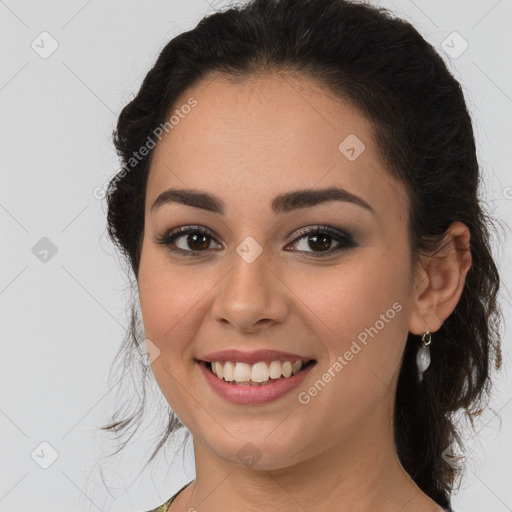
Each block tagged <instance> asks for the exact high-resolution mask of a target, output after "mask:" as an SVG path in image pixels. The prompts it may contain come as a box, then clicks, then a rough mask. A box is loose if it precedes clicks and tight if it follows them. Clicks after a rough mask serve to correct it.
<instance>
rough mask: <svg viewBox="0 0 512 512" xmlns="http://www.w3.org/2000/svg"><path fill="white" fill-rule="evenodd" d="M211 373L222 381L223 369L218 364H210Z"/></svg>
mask: <svg viewBox="0 0 512 512" xmlns="http://www.w3.org/2000/svg"><path fill="white" fill-rule="evenodd" d="M212 367H213V368H212V369H213V373H215V375H217V377H219V379H222V377H224V367H223V366H222V364H220V363H219V362H217V361H216V362H215V363H213V364H212Z"/></svg>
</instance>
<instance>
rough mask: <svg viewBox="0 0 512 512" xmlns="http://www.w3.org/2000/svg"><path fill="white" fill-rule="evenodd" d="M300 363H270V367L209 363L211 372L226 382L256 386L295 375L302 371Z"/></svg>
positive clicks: (267, 365)
mask: <svg viewBox="0 0 512 512" xmlns="http://www.w3.org/2000/svg"><path fill="white" fill-rule="evenodd" d="M302 366H303V363H302V361H294V362H293V363H292V362H291V361H284V362H281V361H271V362H270V365H269V364H267V363H266V362H263V361H262V362H258V363H255V364H253V365H250V364H248V363H241V362H236V363H234V362H232V361H226V362H224V363H222V362H220V361H214V362H212V363H211V369H212V372H213V373H214V374H215V375H217V377H219V379H224V380H225V381H226V382H232V381H235V382H236V383H237V384H238V383H241V384H248V385H253V384H254V385H258V384H262V383H265V382H268V381H269V380H270V379H279V378H281V377H284V378H286V379H287V378H289V377H291V376H292V375H296V374H297V373H298V372H299V371H300V370H301V369H302Z"/></svg>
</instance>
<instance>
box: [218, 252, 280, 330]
mask: <svg viewBox="0 0 512 512" xmlns="http://www.w3.org/2000/svg"><path fill="white" fill-rule="evenodd" d="M286 290H288V288H287V287H286V286H285V285H284V284H283V282H282V278H280V277H278V276H277V272H276V271H275V270H273V269H272V268H271V267H270V265H269V262H268V261H267V258H266V257H265V256H264V253H262V254H261V255H260V256H259V257H258V258H257V259H256V260H255V261H253V262H251V263H248V262H247V261H245V260H244V259H243V258H241V257H240V256H238V254H236V253H235V255H234V264H233V266H232V268H231V270H230V271H229V272H228V273H227V275H226V276H225V279H223V280H222V282H221V283H220V284H219V288H218V293H217V295H216V297H215V299H214V303H213V307H212V316H213V319H214V320H215V321H216V322H219V323H221V324H223V326H224V327H228V326H231V327H232V328H234V329H237V330H239V331H241V332H244V333H254V332H259V331H261V330H262V329H265V328H269V327H270V326H271V325H273V324H276V323H281V322H283V321H284V319H285V317H286V314H287V298H286Z"/></svg>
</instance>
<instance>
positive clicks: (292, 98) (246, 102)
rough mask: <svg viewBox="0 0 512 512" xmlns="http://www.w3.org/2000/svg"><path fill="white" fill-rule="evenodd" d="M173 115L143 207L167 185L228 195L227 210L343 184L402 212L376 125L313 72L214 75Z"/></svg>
mask: <svg viewBox="0 0 512 512" xmlns="http://www.w3.org/2000/svg"><path fill="white" fill-rule="evenodd" d="M191 101H193V102H194V104H195V106H194V107H193V108H192V109H189V108H183V106H184V105H187V104H191ZM185 112H186V113H185ZM172 114H174V115H175V118H174V125H173V128H172V129H170V130H169V132H168V133H166V134H164V136H163V138H162V140H161V141H160V142H159V144H158V146H157V148H156V149H155V153H154V155H153V160H152V164H151V170H150V175H149V179H148V186H147V198H148V201H147V203H149V202H151V199H153V200H154V198H156V196H157V195H158V194H159V193H160V192H162V191H163V190H165V189H166V188H169V187H175V186H176V187H179V188H195V189H198V190H204V191H209V192H213V193H215V194H216V195H219V196H221V197H223V198H224V199H225V202H226V203H227V204H228V208H227V210H228V213H229V205H233V207H236V206H238V207H240V208H243V207H245V208H247V207H248V206H250V205H253V206H254V205H256V204H259V203H261V202H262V201H264V202H265V203H266V204H269V203H270V200H271V198H273V197H274V196H275V195H277V194H278V193H280V192H287V191H290V190H293V189H299V188H313V187H324V186H325V187H327V186H331V185H335V186H336V185H338V186H343V187H344V188H346V189H348V190H349V191H350V192H353V193H355V194H358V195H361V196H363V197H364V198H365V199H366V200H367V202H370V203H374V204H375V208H376V209H378V208H379V206H378V205H379V204H384V203H385V202H387V203H388V207H387V208H388V209H389V208H390V206H389V201H392V205H391V208H393V207H394V208H395V209H397V212H395V213H397V214H403V213H404V212H403V210H404V208H405V207H406V202H407V198H406V195H405V189H404V187H403V186H402V184H401V183H398V182H397V181H396V180H395V179H394V178H392V177H391V175H389V174H388V173H387V172H386V170H385V169H384V167H383V162H382V161H381V158H380V156H379V153H378V150H377V145H376V143H375V141H374V135H373V130H372V125H371V122H370V121H369V120H368V119H366V118H365V117H364V116H362V115H361V114H360V113H359V112H358V111H357V110H355V109H353V108H351V107H350V106H348V104H347V103H345V102H343V101H341V100H340V99H339V98H338V97H335V96H334V95H333V93H332V92H331V91H329V90H328V89H327V88H325V87H323V86H321V85H320V84H318V83H317V82H315V81H314V80H313V79H311V78H309V77H307V76H303V75H297V74H294V75H291V74H276V73H267V74H263V73H262V74H258V75H254V76H250V77H246V78H244V79H243V80H241V79H236V80H235V79H233V78H230V77H227V76H225V75H218V76H213V78H209V79H208V80H204V81H202V82H200V83H198V84H197V85H196V86H194V87H191V88H189V89H187V90H186V91H185V92H184V93H183V94H182V95H181V96H180V98H179V99H178V100H177V101H176V103H175V105H174V107H173V112H171V114H170V115H172ZM176 121H177V122H176ZM397 196H399V197H397ZM265 198H266V199H265ZM400 209H401V210H402V211H400V212H398V210H400Z"/></svg>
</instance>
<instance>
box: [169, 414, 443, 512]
mask: <svg viewBox="0 0 512 512" xmlns="http://www.w3.org/2000/svg"><path fill="white" fill-rule="evenodd" d="M383 419H384V421H383ZM375 420H376V418H372V419H368V420H367V421H366V422H365V423H364V425H357V427H354V428H353V429H352V432H351V433H350V434H346V433H345V436H344V438H343V439H341V440H340V442H339V443H338V444H336V445H335V446H331V447H328V449H325V450H324V451H322V452H321V453H316V455H315V456H314V457H310V458H307V459H305V460H302V461H300V462H298V463H296V464H294V465H292V466H288V467H282V468H278V469H264V470H261V469H254V468H251V467H244V466H241V465H239V464H233V463H232V462H230V461H227V460H225V459H223V458H221V457H219V456H218V455H217V454H215V453H213V452H212V450H211V449H210V448H209V447H207V446H205V445H204V444H202V443H201V442H200V441H197V440H194V450H195V458H196V479H195V481H194V482H193V483H192V484H191V485H190V486H189V487H188V488H187V489H186V491H187V492H186V493H185V492H184V493H182V494H183V496H181V495H180V496H179V497H178V498H177V499H176V503H177V504H178V502H179V507H178V506H177V508H176V510H179V509H181V508H182V506H185V505H186V507H187V508H184V510H189V509H194V508H195V509H196V510H199V511H201V512H218V511H221V510H222V511H223V510H225V509H226V506H227V505H229V507H230V508H233V509H234V510H244V511H247V512H253V511H260V510H262V509H264V510H268V511H272V512H278V511H279V512H285V511H286V512H287V511H290V512H291V511H296V510H301V509H303V510H308V511H310V512H316V511H320V510H322V511H325V510H326V507H332V509H334V510H337V511H341V512H344V511H347V512H348V511H351V512H353V511H356V510H357V511H360V512H370V511H371V512H374V511H375V510H379V511H381V512H391V511H393V512H396V510H401V512H412V511H415V512H418V511H422V512H423V511H425V512H434V511H435V512H437V511H440V510H442V509H441V508H440V507H438V506H437V505H436V504H435V502H434V501H432V500H431V499H430V498H429V497H428V496H426V495H425V494H424V493H423V492H422V491H421V490H420V489H419V488H418V487H417V485H416V484H415V482H414V481H413V480H412V478H411V477H410V476H409V475H408V474H407V473H406V471H405V470H404V469H403V467H402V466H401V464H400V462H399V460H398V457H397V455H396V451H395V448H394V439H393V435H392V422H391V421H390V418H389V415H388V418H387V419H386V418H382V417H381V418H380V421H375ZM384 424H385V425H388V426H389V428H387V429H382V428H381V429H380V430H378V429H375V427H374V426H375V425H379V426H382V425H384ZM372 426H373V428H372ZM178 500H179V501H178Z"/></svg>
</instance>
